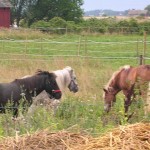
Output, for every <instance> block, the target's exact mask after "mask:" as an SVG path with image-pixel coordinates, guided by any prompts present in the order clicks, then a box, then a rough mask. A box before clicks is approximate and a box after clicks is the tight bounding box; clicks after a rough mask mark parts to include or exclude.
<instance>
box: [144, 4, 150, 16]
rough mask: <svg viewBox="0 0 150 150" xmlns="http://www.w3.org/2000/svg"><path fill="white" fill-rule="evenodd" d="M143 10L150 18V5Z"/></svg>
mask: <svg viewBox="0 0 150 150" xmlns="http://www.w3.org/2000/svg"><path fill="white" fill-rule="evenodd" d="M145 10H147V11H148V15H149V16H150V5H148V6H147V7H145Z"/></svg>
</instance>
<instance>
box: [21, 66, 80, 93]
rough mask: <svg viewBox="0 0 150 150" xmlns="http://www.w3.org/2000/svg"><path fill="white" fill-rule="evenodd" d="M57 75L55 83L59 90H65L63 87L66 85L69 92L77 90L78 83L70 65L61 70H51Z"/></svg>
mask: <svg viewBox="0 0 150 150" xmlns="http://www.w3.org/2000/svg"><path fill="white" fill-rule="evenodd" d="M52 72H53V73H54V74H55V75H56V76H57V77H56V81H57V84H58V86H59V88H60V90H61V92H65V89H66V88H67V87H68V88H69V90H70V91H71V92H74V93H76V92H78V90H79V88H78V83H77V78H76V75H75V71H74V70H73V69H72V68H71V67H70V66H67V67H65V68H63V69H62V70H56V71H52ZM30 76H32V75H26V76H24V77H22V79H23V78H27V77H30Z"/></svg>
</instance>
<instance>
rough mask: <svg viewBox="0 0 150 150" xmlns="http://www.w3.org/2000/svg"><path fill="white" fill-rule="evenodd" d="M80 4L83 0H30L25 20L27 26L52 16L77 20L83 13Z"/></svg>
mask: <svg viewBox="0 0 150 150" xmlns="http://www.w3.org/2000/svg"><path fill="white" fill-rule="evenodd" d="M81 5H83V0H34V2H33V1H32V0H30V2H29V3H28V9H27V10H26V20H27V21H28V25H29V26H30V25H31V24H32V23H34V22H36V21H39V20H43V19H44V20H45V21H48V20H50V19H52V18H54V17H61V18H62V19H64V20H66V21H75V22H78V21H79V20H80V18H81V17H82V14H83V10H82V9H81V8H80V7H81Z"/></svg>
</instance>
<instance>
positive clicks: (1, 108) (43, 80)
mask: <svg viewBox="0 0 150 150" xmlns="http://www.w3.org/2000/svg"><path fill="white" fill-rule="evenodd" d="M43 90H45V91H46V92H47V93H48V94H49V96H50V98H55V99H60V98H61V95H62V93H61V91H60V89H59V87H58V85H57V82H56V75H55V74H54V73H49V72H47V71H39V72H37V73H36V74H35V75H34V76H30V77H26V78H23V79H15V80H14V81H12V82H10V83H0V112H1V113H5V106H6V104H7V103H8V101H9V100H10V102H11V103H12V104H13V106H12V107H13V110H14V116H15V117H17V115H18V109H17V107H18V106H19V104H20V100H21V99H22V98H23V99H25V101H26V102H28V104H29V105H31V103H32V97H34V96H35V95H38V94H39V93H41V92H42V91H43Z"/></svg>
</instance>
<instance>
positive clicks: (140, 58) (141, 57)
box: [139, 55, 144, 65]
mask: <svg viewBox="0 0 150 150" xmlns="http://www.w3.org/2000/svg"><path fill="white" fill-rule="evenodd" d="M143 61H144V59H143V55H140V56H139V65H143Z"/></svg>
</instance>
